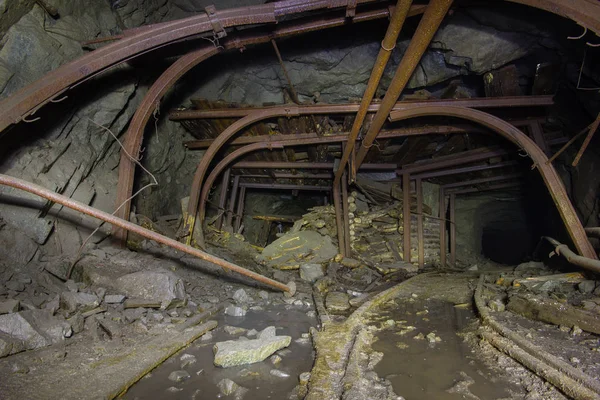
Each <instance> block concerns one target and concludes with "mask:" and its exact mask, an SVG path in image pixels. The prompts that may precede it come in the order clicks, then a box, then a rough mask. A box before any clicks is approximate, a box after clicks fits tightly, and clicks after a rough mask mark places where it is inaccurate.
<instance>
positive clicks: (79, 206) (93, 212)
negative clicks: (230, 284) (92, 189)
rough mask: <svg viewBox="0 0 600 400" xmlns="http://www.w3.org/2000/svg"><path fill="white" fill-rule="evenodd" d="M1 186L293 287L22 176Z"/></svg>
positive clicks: (276, 284) (2, 179) (278, 286)
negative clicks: (23, 178) (29, 180)
mask: <svg viewBox="0 0 600 400" xmlns="http://www.w3.org/2000/svg"><path fill="white" fill-rule="evenodd" d="M0 185H6V186H10V187H13V188H16V189H20V190H24V191H26V192H29V193H33V194H35V195H37V196H40V197H43V198H45V199H48V200H50V201H52V202H54V203H58V204H61V205H63V206H65V207H68V208H71V209H73V210H75V211H79V212H81V213H84V214H87V215H90V216H92V217H94V218H98V219H100V220H102V221H105V222H108V223H109V224H112V225H118V226H119V227H121V228H123V229H127V230H128V231H131V232H134V233H137V234H138V235H140V236H143V237H145V238H147V239H150V240H154V241H156V242H158V243H162V244H164V245H166V246H169V247H172V248H174V249H176V250H179V251H182V252H184V253H187V254H189V255H192V256H194V257H198V258H200V259H202V260H205V261H208V262H210V263H212V264H215V265H217V266H219V267H222V268H225V269H228V270H230V271H234V272H237V273H239V274H241V275H244V276H246V277H248V278H250V279H252V280H255V281H257V282H261V283H264V284H266V285H269V286H271V287H272V288H274V289H277V290H281V291H284V292H290V291H291V289H290V288H289V287H288V286H287V285H285V284H283V283H281V282H277V281H275V280H273V279H270V278H267V277H266V276H262V275H260V274H257V273H256V272H253V271H250V270H247V269H245V268H242V267H239V266H237V265H235V264H232V263H230V262H228V261H225V260H222V259H220V258H218V257H215V256H212V255H210V254H208V253H205V252H203V251H200V250H198V249H195V248H193V247H191V246H187V245H185V244H183V243H180V242H178V241H176V240H173V239H171V238H168V237H166V236H163V235H161V234H158V233H156V232H153V231H151V230H149V229H146V228H143V227H141V226H139V225H136V224H134V223H131V222H129V221H125V220H123V219H121V218H118V217H115V216H114V215H112V214H109V213H107V212H104V211H101V210H98V209H96V208H93V207H90V206H88V205H85V204H83V203H80V202H78V201H76V200H73V199H71V198H69V197H66V196H63V195H60V194H58V193H55V192H53V191H51V190H48V189H46V188H43V187H41V186H38V185H35V184H33V183H30V182H26V181H24V180H22V179H19V178H14V177H11V176H7V175H3V174H0Z"/></svg>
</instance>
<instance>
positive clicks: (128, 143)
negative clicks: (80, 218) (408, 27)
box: [113, 6, 424, 242]
mask: <svg viewBox="0 0 600 400" xmlns="http://www.w3.org/2000/svg"><path fill="white" fill-rule="evenodd" d="M423 9H424V7H422V6H415V7H413V8H412V9H411V15H415V14H418V13H419V12H421V11H422V10H423ZM389 13H390V10H389V9H388V8H387V7H386V8H381V9H375V10H371V11H367V12H361V13H357V14H356V16H355V17H354V18H353V20H352V21H353V22H354V23H357V22H364V21H371V20H374V19H379V18H385V17H387V16H388V15H389ZM347 22H348V20H347V19H346V18H345V17H344V16H325V17H322V18H318V19H311V20H310V21H294V22H292V23H287V24H282V25H281V26H279V27H277V28H276V29H275V30H274V31H273V32H271V33H268V34H265V33H262V34H253V33H250V34H246V35H243V36H242V37H241V38H239V37H234V38H230V39H227V40H225V41H224V42H223V44H222V47H223V49H220V48H217V47H215V46H212V45H211V46H207V47H205V48H202V49H198V50H196V51H193V52H191V53H189V54H187V55H185V56H183V57H181V58H179V59H178V60H177V61H175V62H174V63H173V64H172V65H171V66H170V67H169V68H168V69H167V70H165V72H163V74H162V75H161V76H160V77H159V78H158V79H157V80H156V82H154V84H153V85H152V87H150V89H149V90H148V92H147V93H146V95H145V96H144V99H143V100H142V103H141V104H140V105H139V107H138V109H137V111H136V112H135V114H134V116H133V118H132V120H131V123H130V125H129V128H128V129H127V132H126V133H125V136H124V137H125V139H124V141H123V145H124V148H125V149H124V151H122V152H121V160H120V162H119V181H118V184H117V197H116V205H115V208H118V209H119V211H118V213H117V214H116V215H117V216H119V217H120V218H123V219H128V218H129V212H130V210H131V200H130V197H131V195H132V194H133V184H134V178H135V163H133V162H132V161H131V159H130V158H129V156H128V155H127V153H128V154H130V155H131V156H133V157H135V158H136V159H137V158H138V157H139V152H140V149H141V146H142V141H143V137H144V128H145V127H146V125H147V123H148V120H149V119H150V117H151V116H152V115H153V113H154V111H155V110H156V107H157V105H158V104H159V102H160V100H161V99H162V97H163V96H164V95H165V94H166V93H167V92H168V91H169V89H171V88H172V87H173V85H175V83H176V82H177V81H178V80H179V79H180V78H181V77H182V76H183V75H184V74H186V73H187V72H188V71H190V70H191V69H192V68H194V67H195V66H197V65H198V64H200V63H201V62H202V61H204V60H206V59H207V58H209V57H211V56H213V55H215V54H217V53H219V52H220V51H221V50H229V49H234V48H243V47H244V46H248V45H253V44H260V43H267V42H268V41H269V40H271V39H272V38H282V37H287V36H293V35H297V34H301V33H307V32H314V31H317V30H321V29H328V28H334V27H337V26H341V25H344V24H346V23H347ZM119 207H120V208H119ZM113 236H114V237H115V238H116V239H117V240H120V241H122V242H124V241H125V240H126V238H127V231H125V230H121V229H120V228H115V230H114V231H113Z"/></svg>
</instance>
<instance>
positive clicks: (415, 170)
mask: <svg viewBox="0 0 600 400" xmlns="http://www.w3.org/2000/svg"><path fill="white" fill-rule="evenodd" d="M507 154H509V151H508V150H506V149H502V148H500V147H493V148H490V147H486V148H481V149H475V150H468V151H464V152H461V153H455V154H452V155H449V156H444V157H439V158H436V159H434V160H432V161H427V162H420V163H414V164H409V165H404V166H403V168H402V169H399V170H397V171H396V174H398V175H402V174H403V173H404V172H409V173H411V174H419V173H423V172H426V171H431V170H437V169H442V168H448V167H455V166H457V165H462V164H469V163H472V162H477V161H482V160H487V159H490V158H493V157H502V156H505V155H507Z"/></svg>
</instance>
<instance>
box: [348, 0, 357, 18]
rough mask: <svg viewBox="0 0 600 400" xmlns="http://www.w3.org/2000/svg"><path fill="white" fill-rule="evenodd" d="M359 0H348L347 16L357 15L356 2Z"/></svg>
mask: <svg viewBox="0 0 600 400" xmlns="http://www.w3.org/2000/svg"><path fill="white" fill-rule="evenodd" d="M357 2H358V0H348V3H347V4H346V18H354V16H355V15H356V3H357Z"/></svg>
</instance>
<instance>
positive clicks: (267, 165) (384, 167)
mask: <svg viewBox="0 0 600 400" xmlns="http://www.w3.org/2000/svg"><path fill="white" fill-rule="evenodd" d="M333 166H334V164H333V163H327V162H325V163H321V162H291V161H240V162H238V163H235V164H233V165H232V166H231V168H239V169H241V168H243V169H328V170H333ZM361 169H364V170H372V171H393V170H395V169H396V164H363V165H362V166H361Z"/></svg>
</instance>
